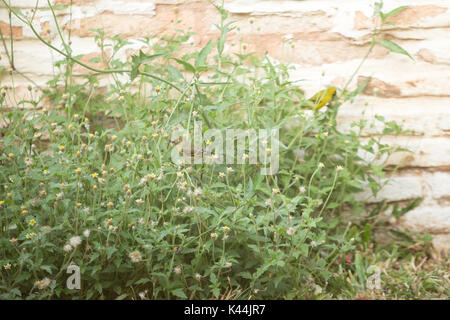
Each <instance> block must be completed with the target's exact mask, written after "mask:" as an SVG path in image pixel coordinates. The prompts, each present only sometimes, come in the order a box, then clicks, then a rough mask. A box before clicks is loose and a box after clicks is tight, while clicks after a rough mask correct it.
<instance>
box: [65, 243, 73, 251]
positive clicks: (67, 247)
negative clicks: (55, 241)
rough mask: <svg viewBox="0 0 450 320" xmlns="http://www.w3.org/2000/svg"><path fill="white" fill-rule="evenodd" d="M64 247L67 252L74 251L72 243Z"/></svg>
mask: <svg viewBox="0 0 450 320" xmlns="http://www.w3.org/2000/svg"><path fill="white" fill-rule="evenodd" d="M63 249H64V251H65V252H70V251H72V249H73V248H72V246H71V245H70V244H66V245H65V246H64V248H63Z"/></svg>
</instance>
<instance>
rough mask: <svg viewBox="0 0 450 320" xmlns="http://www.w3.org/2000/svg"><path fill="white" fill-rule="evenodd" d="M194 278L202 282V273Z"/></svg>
mask: <svg viewBox="0 0 450 320" xmlns="http://www.w3.org/2000/svg"><path fill="white" fill-rule="evenodd" d="M194 277H195V279H196V280H199V281H200V279H201V278H202V275H201V274H200V273H196V274H195V276H194Z"/></svg>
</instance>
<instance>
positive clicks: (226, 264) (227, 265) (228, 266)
mask: <svg viewBox="0 0 450 320" xmlns="http://www.w3.org/2000/svg"><path fill="white" fill-rule="evenodd" d="M232 265H233V264H232V263H231V262H225V268H231V266H232Z"/></svg>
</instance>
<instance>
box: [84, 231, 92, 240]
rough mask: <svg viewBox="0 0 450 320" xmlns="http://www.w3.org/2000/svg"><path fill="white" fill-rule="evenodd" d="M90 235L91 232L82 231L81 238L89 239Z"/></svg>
mask: <svg viewBox="0 0 450 320" xmlns="http://www.w3.org/2000/svg"><path fill="white" fill-rule="evenodd" d="M90 234H91V231H89V229H86V230H84V231H83V236H85V237H86V238H89V235H90Z"/></svg>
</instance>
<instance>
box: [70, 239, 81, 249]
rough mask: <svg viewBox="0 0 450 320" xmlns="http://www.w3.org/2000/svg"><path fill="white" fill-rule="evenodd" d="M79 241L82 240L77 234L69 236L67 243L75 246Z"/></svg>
mask: <svg viewBox="0 0 450 320" xmlns="http://www.w3.org/2000/svg"><path fill="white" fill-rule="evenodd" d="M81 241H82V240H81V238H80V237H79V236H76V237H72V238H70V240H69V243H70V245H71V246H72V247H74V248H76V247H78V246H79V245H80V244H81Z"/></svg>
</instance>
